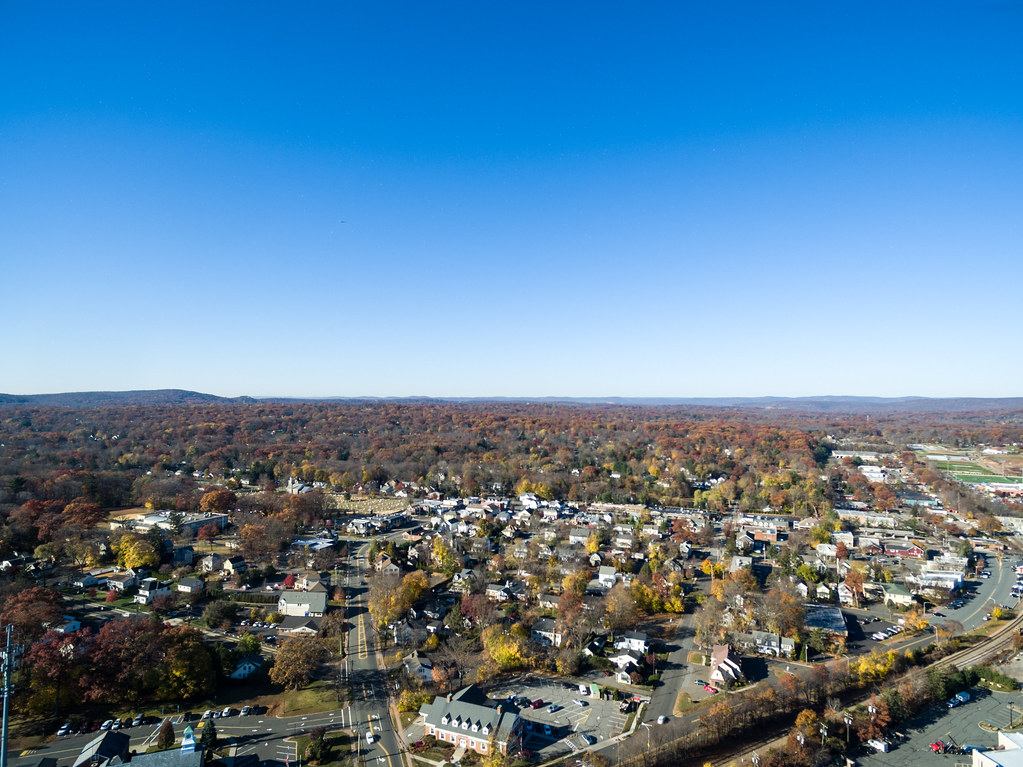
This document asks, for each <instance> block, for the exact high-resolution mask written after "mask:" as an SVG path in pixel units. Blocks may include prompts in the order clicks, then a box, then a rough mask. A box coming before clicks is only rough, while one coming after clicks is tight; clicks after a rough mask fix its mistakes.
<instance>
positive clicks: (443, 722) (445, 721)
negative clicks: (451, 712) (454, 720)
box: [440, 714, 451, 724]
mask: <svg viewBox="0 0 1023 767" xmlns="http://www.w3.org/2000/svg"><path fill="white" fill-rule="evenodd" d="M450 721H451V717H449V716H448V715H447V714H444V716H442V717H441V718H440V723H441V724H447V723H448V722H450Z"/></svg>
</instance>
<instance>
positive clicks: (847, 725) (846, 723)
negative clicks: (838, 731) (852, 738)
mask: <svg viewBox="0 0 1023 767" xmlns="http://www.w3.org/2000/svg"><path fill="white" fill-rule="evenodd" d="M843 719H844V720H845V745H846V746H848V745H849V725H851V724H852V717H851V716H849V715H848V714H846V715H845V716H844V717H843Z"/></svg>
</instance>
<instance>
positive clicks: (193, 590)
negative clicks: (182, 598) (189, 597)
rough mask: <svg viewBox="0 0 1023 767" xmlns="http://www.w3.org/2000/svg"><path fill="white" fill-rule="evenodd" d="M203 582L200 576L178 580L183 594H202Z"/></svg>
mask: <svg viewBox="0 0 1023 767" xmlns="http://www.w3.org/2000/svg"><path fill="white" fill-rule="evenodd" d="M202 588H203V582H202V581H201V580H200V579H199V578H182V579H181V580H180V581H178V591H180V592H181V593H182V594H201V593H202Z"/></svg>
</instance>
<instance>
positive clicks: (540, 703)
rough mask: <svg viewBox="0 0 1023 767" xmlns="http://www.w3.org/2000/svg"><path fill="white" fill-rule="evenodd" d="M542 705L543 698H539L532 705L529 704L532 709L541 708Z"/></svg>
mask: <svg viewBox="0 0 1023 767" xmlns="http://www.w3.org/2000/svg"><path fill="white" fill-rule="evenodd" d="M542 705H543V698H537V699H536V700H534V701H533V702H532V703H530V704H529V707H530V708H540V706H542Z"/></svg>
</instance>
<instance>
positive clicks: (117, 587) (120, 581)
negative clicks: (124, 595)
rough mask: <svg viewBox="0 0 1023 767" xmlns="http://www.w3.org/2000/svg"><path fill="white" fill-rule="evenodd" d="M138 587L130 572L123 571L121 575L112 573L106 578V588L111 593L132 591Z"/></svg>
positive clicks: (133, 575)
mask: <svg viewBox="0 0 1023 767" xmlns="http://www.w3.org/2000/svg"><path fill="white" fill-rule="evenodd" d="M137 585H138V580H137V579H136V578H135V573H134V571H132V570H125V571H124V572H123V573H114V574H113V575H108V576H107V588H108V589H110V590H111V591H125V590H126V589H133V588H135V586H137Z"/></svg>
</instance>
